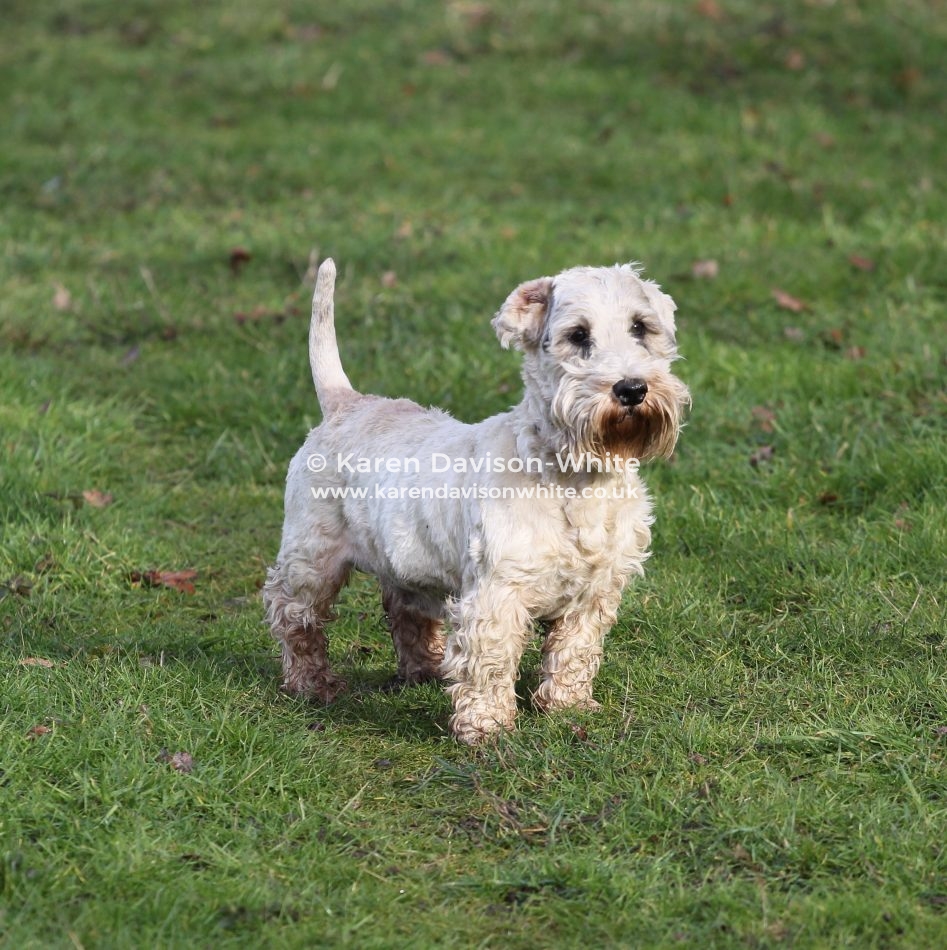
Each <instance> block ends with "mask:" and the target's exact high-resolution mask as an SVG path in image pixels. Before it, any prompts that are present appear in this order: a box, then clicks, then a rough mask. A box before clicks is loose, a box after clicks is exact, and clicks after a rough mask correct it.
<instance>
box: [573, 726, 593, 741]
mask: <svg viewBox="0 0 947 950" xmlns="http://www.w3.org/2000/svg"><path fill="white" fill-rule="evenodd" d="M569 728H570V729H571V730H572V735H574V736H575V737H576V739H578V740H579V742H588V741H589V733H588V730H587V729H586V728H585V726H580V725H579V724H578V723H577V722H570V723H569Z"/></svg>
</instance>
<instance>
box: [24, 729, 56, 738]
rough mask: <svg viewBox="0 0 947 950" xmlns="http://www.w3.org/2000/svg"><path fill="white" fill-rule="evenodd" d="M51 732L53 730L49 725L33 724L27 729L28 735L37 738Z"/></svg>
mask: <svg viewBox="0 0 947 950" xmlns="http://www.w3.org/2000/svg"><path fill="white" fill-rule="evenodd" d="M50 732H52V729H50V728H49V726H31V727H30V728H29V729H27V730H26V735H27V736H28V737H29V738H30V739H35V738H36V737H37V736H45V735H47V734H48V733H50Z"/></svg>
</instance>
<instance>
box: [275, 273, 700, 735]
mask: <svg viewBox="0 0 947 950" xmlns="http://www.w3.org/2000/svg"><path fill="white" fill-rule="evenodd" d="M334 287H335V265H334V264H333V262H332V261H331V260H326V261H325V262H324V263H323V264H322V266H321V267H320V268H319V274H318V278H317V280H316V288H315V294H314V297H313V310H312V324H311V327H310V332H309V359H310V364H311V366H312V375H313V380H314V382H315V385H316V392H317V394H318V397H319V403H320V405H321V407H322V412H323V416H324V420H323V422H322V424H321V425H320V426H319V427H318V428H316V429H313V430H312V431H311V432H310V433H309V437H308V438H307V439H306V442H305V444H304V445H303V447H302V449H301V450H300V451H299V452H298V453H297V455H296V457H295V458H294V459H293V461H292V462H291V464H290V467H289V475H288V478H287V485H286V511H285V522H284V525H283V539H282V545H281V547H280V552H279V556H278V557H277V560H276V565H275V566H274V567H273V568H272V569H270V571H269V574H268V578H267V582H266V585H265V586H264V589H263V596H264V602H265V605H266V612H267V620H268V622H269V624H270V627H271V630H272V633H273V636H274V637H276V639H277V640H278V641H279V642H280V643H281V644H282V654H283V676H284V681H283V687H284V689H286V690H287V691H289V692H291V693H296V694H301V695H305V696H309V697H312V698H315V699H318V700H321V701H324V702H331V701H332V700H333V699H334V698H335V697H336V695H337V694H338V692H339V691H340V690H342V689H344V688H345V683H344V682H343V681H342V680H341V679H340V678H339V677H338V676H336V675H335V674H334V673H333V672H331V670H330V669H329V664H328V661H327V658H326V632H325V628H326V624H327V622H328V621H329V620H330V619H331V607H332V603H333V601H334V600H335V599H336V596H337V595H338V593H339V591H340V589H341V588H342V586H343V585H344V584H345V582H346V579H347V578H348V576H349V573H350V571H351V570H352V569H353V568H354V569H357V570H361V571H368V572H370V573H372V574H375V575H376V576H377V577H378V579H379V582H380V584H381V590H382V599H383V603H384V607H385V611H386V613H387V616H388V620H389V624H390V627H391V634H392V638H393V640H394V646H395V650H396V652H397V655H398V674H399V678H400V680H401V681H403V682H404V683H416V682H419V681H421V680H425V679H430V678H443V679H446V680H447V681H448V682H449V683H450V684H451V685H449V686H448V692H449V693H450V695H451V697H452V700H453V707H454V712H453V715H452V716H451V719H450V728H451V731H452V732H453V734H454V735H455V736H456V737H457V738H458V739H459V740H461V741H462V742H467V743H475V742H478V741H480V740H482V739H484V738H485V737H487V736H490V735H491V734H494V733H496V732H498V731H499V730H501V729H509V728H512V726H513V721H514V718H515V715H516V694H515V691H514V685H515V682H516V678H517V668H518V664H519V660H520V657H521V655H522V652H523V649H524V647H525V644H526V640H527V637H528V636H529V634H530V632H531V630H532V627H533V624H534V623H539V624H542V625H543V627H544V628H545V641H544V644H543V660H542V672H541V681H540V684H539V687H538V688H537V689H536V691H535V693H534V694H533V700H534V702H535V703H536V705H537V706H539V707H540V708H541V709H543V710H547V711H552V710H558V709H565V708H569V707H578V708H583V709H589V708H594V707H596V706H597V703H596V702H595V701H594V700H593V699H592V681H593V679H594V677H595V674H596V672H597V671H598V667H599V663H600V661H601V656H602V643H603V641H604V638H605V634H606V633H607V632H608V630H609V629H610V627H611V626H612V624H613V623H614V622H615V617H616V614H617V611H618V606H619V603H620V601H621V595H622V590H623V589H624V587H625V585H626V583H627V581H628V579H629V578H630V577H631V576H632V575H633V574H641V573H642V571H643V563H644V561H645V559H646V558H647V556H648V545H649V543H650V540H651V531H650V525H651V523H652V520H653V519H652V517H651V504H650V501H649V499H648V496H647V494H646V492H645V489H644V485H643V484H642V482H641V481H640V480H639V478H638V471H637V468H638V466H637V460H646V459H650V458H654V457H658V456H664V457H667V456H670V454H671V452H672V451H673V449H674V445H675V443H676V441H677V436H678V432H679V430H680V427H681V420H682V416H683V413H684V410H685V408H686V407H687V405H688V404H689V399H690V397H689V393H688V391H687V388H686V387H685V386H684V384H683V383H681V382H680V381H679V380H678V379H677V378H676V377H675V376H673V375H672V374H671V372H670V365H671V362H672V361H673V360H674V359H676V357H677V348H676V344H675V327H674V310H675V306H674V302H673V301H672V300H671V298H670V297H669V296H667V294H664V293H662V292H661V291H660V289H659V288H658V286H657V285H656V284H654V283H652V282H651V281H647V280H642V279H641V278H640V277H639V276H638V273H637V271H636V270H635V269H634V268H633V267H632V266H629V265H621V266H619V265H616V266H614V267H607V268H590V267H577V268H573V269H571V270H567V271H564V272H563V273H561V274H559V275H558V276H557V277H542V278H540V279H538V280H533V281H529V282H527V283H524V284H522V285H521V286H519V287H517V288H516V290H514V291H513V293H512V294H510V296H509V297H508V298H507V300H506V302H505V303H504V305H503V307H502V308H501V309H500V311H499V313H497V315H496V316H495V317H494V320H493V327H494V329H495V330H496V333H497V336H498V337H499V339H500V342H501V343H502V344H503V346H504V347H508V346H514V347H516V348H517V349H519V350H521V351H522V352H523V354H524V361H523V380H524V383H525V392H524V395H523V400H522V402H520V403H519V404H518V405H516V406H514V407H513V408H512V409H510V410H509V411H508V412H505V413H501V414H500V415H497V416H493V417H491V418H489V419H486V420H484V421H483V422H480V423H477V424H476V425H467V424H464V423H461V422H458V421H456V420H455V419H452V418H451V417H450V416H448V415H447V414H445V413H444V412H441V411H440V410H438V409H424V408H422V407H421V406H418V405H416V404H415V403H413V402H410V401H408V400H405V399H386V398H382V397H379V396H370V395H363V394H361V393H358V392H356V391H355V390H354V389H353V388H352V385H351V383H350V382H349V380H348V378H347V377H346V375H345V372H344V370H343V369H342V364H341V362H340V360H339V352H338V346H337V344H336V338H335V326H334V319H333V292H334ZM445 619H447V620H449V622H450V630H449V633H448V634H447V636H446V637H445V633H444V620H445Z"/></svg>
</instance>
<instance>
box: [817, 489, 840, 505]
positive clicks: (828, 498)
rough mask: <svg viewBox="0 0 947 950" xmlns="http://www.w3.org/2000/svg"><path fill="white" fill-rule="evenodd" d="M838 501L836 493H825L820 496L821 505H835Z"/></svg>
mask: <svg viewBox="0 0 947 950" xmlns="http://www.w3.org/2000/svg"><path fill="white" fill-rule="evenodd" d="M837 501H838V495H836V494H835V492H834V491H824V492H822V494H821V495H819V504H820V505H834V504H835V503H836V502H837Z"/></svg>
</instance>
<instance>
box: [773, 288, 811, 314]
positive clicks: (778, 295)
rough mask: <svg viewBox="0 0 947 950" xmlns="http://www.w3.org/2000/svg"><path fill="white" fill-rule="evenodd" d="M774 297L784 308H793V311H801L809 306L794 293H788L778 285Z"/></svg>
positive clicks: (774, 290)
mask: <svg viewBox="0 0 947 950" xmlns="http://www.w3.org/2000/svg"><path fill="white" fill-rule="evenodd" d="M773 299H774V300H775V301H776V303H777V304H778V305H779V306H780V307H782V308H783V309H784V310H791V311H792V312H793V313H800V312H801V311H803V310H805V309H806V307H807V304H805V303H803V301H801V300H800V299H799V298H798V297H793V295H792V294H787V293H786V291H785V290H780V289H779V288H778V287H774V288H773Z"/></svg>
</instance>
